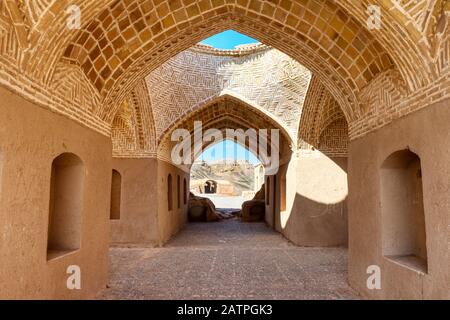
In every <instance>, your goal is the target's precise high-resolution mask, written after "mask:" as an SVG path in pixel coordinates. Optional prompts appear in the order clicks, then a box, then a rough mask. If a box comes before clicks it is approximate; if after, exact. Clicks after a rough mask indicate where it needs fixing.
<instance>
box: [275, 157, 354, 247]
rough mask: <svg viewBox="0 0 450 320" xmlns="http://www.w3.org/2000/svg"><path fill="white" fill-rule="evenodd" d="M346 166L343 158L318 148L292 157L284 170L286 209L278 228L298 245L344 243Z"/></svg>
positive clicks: (335, 244)
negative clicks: (328, 154) (332, 155)
mask: <svg viewBox="0 0 450 320" xmlns="http://www.w3.org/2000/svg"><path fill="white" fill-rule="evenodd" d="M346 167H347V159H346V158H334V159H331V158H328V157H327V156H325V155H323V154H322V153H320V152H319V151H310V152H309V151H306V152H300V153H299V154H298V156H297V157H296V158H294V157H293V159H292V160H291V163H290V164H289V167H288V168H287V173H286V183H287V186H286V190H287V192H286V197H287V199H286V211H284V212H283V211H281V213H280V218H279V221H280V223H279V224H280V225H279V226H277V230H278V231H280V232H281V233H282V234H283V235H284V236H285V237H286V238H287V239H289V240H291V241H292V242H293V243H295V244H296V245H299V246H315V247H330V246H346V245H347V242H348V230H347V195H348V188H347V172H346V171H347V168H346ZM280 183H281V180H280ZM280 196H282V194H281V195H280ZM277 220H278V219H277Z"/></svg>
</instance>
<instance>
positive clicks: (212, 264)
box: [98, 220, 358, 300]
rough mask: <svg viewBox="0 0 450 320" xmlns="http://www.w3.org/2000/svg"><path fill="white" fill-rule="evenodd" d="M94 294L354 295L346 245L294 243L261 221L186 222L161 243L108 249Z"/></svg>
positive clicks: (136, 296) (142, 296)
mask: <svg viewBox="0 0 450 320" xmlns="http://www.w3.org/2000/svg"><path fill="white" fill-rule="evenodd" d="M110 253H111V255H110V259H111V267H110V280H109V288H108V289H107V290H105V291H103V292H102V293H100V295H99V296H98V298H99V299H146V300H147V299H148V300H153V299H175V300H177V299H224V300H227V299H231V300H240V299H355V298H358V296H357V295H356V294H355V292H354V291H353V290H352V289H351V288H350V287H349V286H348V284H347V250H346V249H343V248H300V247H296V246H294V245H292V244H290V243H289V242H288V241H287V240H285V239H284V238H283V237H282V236H281V235H280V234H278V233H276V232H274V231H272V230H271V229H269V228H268V227H266V226H265V224H263V223H256V224H245V223H241V222H239V221H237V220H231V221H225V222H220V223H211V224H188V225H187V227H186V229H185V230H183V231H182V232H181V233H180V234H179V235H178V236H177V237H176V238H174V239H173V240H172V241H171V242H169V243H168V244H167V245H166V246H165V247H164V248H113V249H111V251H110Z"/></svg>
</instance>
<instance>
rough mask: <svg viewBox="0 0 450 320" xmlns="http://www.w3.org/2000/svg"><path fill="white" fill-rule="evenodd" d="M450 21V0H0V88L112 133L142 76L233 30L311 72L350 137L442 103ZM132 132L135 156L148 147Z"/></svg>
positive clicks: (446, 84)
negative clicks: (75, 22)
mask: <svg viewBox="0 0 450 320" xmlns="http://www.w3.org/2000/svg"><path fill="white" fill-rule="evenodd" d="M370 4H373V5H379V6H380V7H381V9H382V14H383V16H382V28H381V29H380V30H371V31H369V30H367V20H368V13H367V7H368V5H370ZM69 5H76V6H78V7H79V8H80V9H81V13H82V17H81V18H82V19H81V22H82V28H81V30H70V29H69V28H67V18H68V13H67V12H66V9H67V7H68V6H69ZM449 25H450V4H449V1H448V0H421V1H413V0H402V1H391V0H374V1H369V0H362V1H360V2H358V3H357V4H355V2H354V1H353V0H342V1H334V0H329V1H319V0H308V1H292V0H283V1H278V0H277V1H262V0H201V1H192V0H177V1H156V0H145V1H141V0H139V1H138V0H129V1H125V0H95V1H93V0H73V1H67V0H60V1H54V0H4V1H1V2H0V84H1V85H3V86H6V87H8V88H9V89H11V90H13V91H15V92H17V93H19V94H20V95H22V96H24V97H25V98H26V99H28V100H31V101H33V102H35V103H37V104H38V105H41V106H43V107H46V108H49V109H51V110H53V111H56V112H58V113H61V114H63V115H65V116H67V117H69V118H71V119H73V120H75V121H77V122H79V123H81V124H83V125H85V126H87V127H90V128H92V129H94V130H96V131H98V132H100V133H102V134H104V135H110V134H111V125H112V123H113V121H114V119H115V118H116V114H117V112H118V110H119V108H121V106H123V101H129V99H130V97H131V96H132V92H133V90H135V87H136V86H137V85H139V83H140V82H142V81H143V79H144V78H145V77H146V76H148V75H149V74H151V72H152V71H154V70H155V69H157V68H158V67H160V66H161V65H162V64H163V63H164V62H166V61H168V60H169V59H171V58H172V57H174V56H175V55H177V54H178V53H180V52H182V51H184V50H186V49H188V48H189V47H191V46H192V45H194V44H195V43H197V42H198V41H200V40H202V39H203V38H206V37H208V36H211V35H213V34H215V33H217V32H220V31H223V30H225V29H230V28H232V29H235V30H237V31H240V32H242V33H246V34H248V35H250V36H252V37H255V38H257V39H259V40H260V41H262V42H263V43H265V44H266V45H270V46H273V47H274V48H277V49H279V50H280V51H282V52H283V53H285V54H288V55H289V56H291V57H292V58H293V59H295V60H296V61H298V62H299V63H301V64H303V65H304V66H305V67H307V68H308V69H310V70H311V71H312V72H313V73H314V74H315V76H316V77H317V78H318V80H320V82H321V83H323V85H324V86H325V87H326V88H327V90H328V92H329V94H330V95H331V96H332V97H333V98H334V100H335V101H336V102H337V104H339V105H340V107H341V109H342V111H343V114H344V115H345V118H346V120H347V121H348V122H349V134H350V137H351V139H356V138H358V137H360V136H363V135H365V134H366V133H367V132H370V131H372V130H374V129H377V128H380V127H382V126H384V125H386V124H388V123H390V122H391V121H393V120H395V119H397V118H399V117H402V116H405V115H407V114H409V113H411V112H414V111H416V110H418V109H420V108H422V107H425V106H427V105H428V104H429V103H432V102H436V101H440V100H443V99H445V98H447V97H449V96H450V92H449V89H448V88H449V82H448V81H449V80H448V79H449V78H450V77H449V73H450V68H449V61H450V37H449V34H450V27H449ZM203 50H204V49H203ZM255 50H256V51H257V50H258V49H257V48H244V49H241V50H238V52H234V53H233V55H234V56H235V57H236V58H242V55H246V54H249V53H250V54H255V55H257V54H258V53H257V52H256V51H255ZM197 53H198V52H197ZM198 54H204V52H203V53H198ZM210 54H211V55H216V56H221V57H224V59H225V58H226V57H227V53H223V52H213V53H210ZM228 58H229V56H228ZM383 85H387V87H383ZM136 97H138V96H136ZM136 97H135V99H136ZM138 99H141V100H142V99H146V98H144V97H138ZM258 105H261V103H259V104H258ZM146 112H147V114H149V111H148V110H147V111H146ZM136 116H138V115H136ZM286 116H287V117H288V118H292V117H294V116H295V115H294V114H289V112H287V113H286ZM285 120H286V119H285ZM286 121H287V122H292V120H289V119H287V120H286ZM137 125H139V123H137ZM140 125H141V126H142V127H141V128H140V129H139V130H138V131H139V132H141V133H140V135H139V136H138V137H139V143H138V145H139V148H138V149H139V150H140V151H139V152H144V153H145V152H150V149H151V148H150V147H149V146H148V147H146V146H143V143H144V142H143V141H145V139H143V137H144V136H145V134H144V133H142V131H143V130H144V129H145V127H146V126H145V124H143V123H142V124H140ZM316 138H317V137H316ZM142 146H143V147H142ZM125 149H129V148H128V147H126V148H125Z"/></svg>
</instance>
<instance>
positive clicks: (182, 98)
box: [147, 46, 311, 138]
mask: <svg viewBox="0 0 450 320" xmlns="http://www.w3.org/2000/svg"><path fill="white" fill-rule="evenodd" d="M199 48H202V47H199ZM199 48H196V49H194V50H195V51H191V50H187V51H184V52H182V53H180V54H179V55H177V56H176V57H174V58H172V59H171V60H169V61H168V62H167V63H164V64H163V65H162V66H161V67H159V68H158V69H156V70H155V71H153V72H152V73H151V74H150V75H149V76H148V77H147V83H148V88H149V94H150V99H151V101H152V105H153V112H154V114H155V122H156V134H157V137H158V138H161V136H162V135H163V134H164V133H165V132H166V131H167V130H168V129H169V128H170V127H171V126H172V125H173V123H175V122H177V121H179V119H181V118H182V117H185V116H187V115H189V113H190V112H193V111H195V110H196V109H197V108H199V107H202V106H203V105H204V104H206V103H207V102H208V101H212V100H214V99H216V98H217V97H220V96H223V95H231V96H234V97H237V98H238V99H239V100H243V101H245V102H246V103H248V104H251V105H252V106H254V107H256V108H259V109H260V110H261V111H263V112H264V113H266V114H269V115H270V116H272V117H273V118H274V119H277V121H278V122H279V123H280V124H281V125H282V126H283V127H285V128H286V130H287V131H289V132H290V134H291V135H292V136H293V137H296V136H297V130H298V128H297V127H298V119H299V117H300V115H301V111H302V108H303V101H304V98H305V95H306V91H307V89H308V85H309V80H310V77H311V73H310V72H309V71H308V70H307V69H306V68H304V67H303V66H302V65H300V64H299V63H297V62H295V61H294V60H292V59H291V58H289V57H288V56H286V55H285V54H283V53H281V52H280V51H278V50H275V49H271V48H267V47H265V46H262V47H261V48H260V49H259V50H258V52H257V53H251V54H246V55H242V56H240V57H234V56H228V55H227V56H225V55H212V54H209V53H208V52H206V53H203V52H201V51H199ZM216 53H217V51H216Z"/></svg>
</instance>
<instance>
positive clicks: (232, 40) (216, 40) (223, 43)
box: [200, 30, 259, 50]
mask: <svg viewBox="0 0 450 320" xmlns="http://www.w3.org/2000/svg"><path fill="white" fill-rule="evenodd" d="M200 43H201V44H206V45H209V46H212V47H214V48H216V49H224V50H232V49H235V48H236V47H237V46H241V45H245V44H253V43H259V41H258V40H255V39H253V38H250V37H249V36H246V35H244V34H242V33H239V32H237V31H234V30H227V31H224V32H221V33H218V34H216V35H213V36H212V37H209V38H207V39H205V40H203V41H202V42H200Z"/></svg>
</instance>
